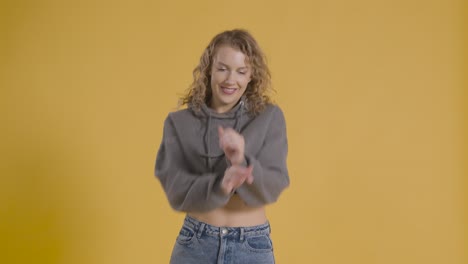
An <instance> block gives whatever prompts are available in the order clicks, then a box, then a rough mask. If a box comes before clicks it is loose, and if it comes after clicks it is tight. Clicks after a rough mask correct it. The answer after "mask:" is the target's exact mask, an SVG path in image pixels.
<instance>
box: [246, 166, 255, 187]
mask: <svg viewBox="0 0 468 264" xmlns="http://www.w3.org/2000/svg"><path fill="white" fill-rule="evenodd" d="M252 172H253V166H252V165H250V166H249V167H247V169H246V174H247V179H246V181H247V183H248V184H252V183H253V181H254V177H253V174H252Z"/></svg>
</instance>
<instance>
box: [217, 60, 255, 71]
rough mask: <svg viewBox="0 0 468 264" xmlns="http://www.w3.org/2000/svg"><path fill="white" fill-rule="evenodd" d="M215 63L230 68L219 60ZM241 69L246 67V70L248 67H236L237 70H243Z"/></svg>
mask: <svg viewBox="0 0 468 264" xmlns="http://www.w3.org/2000/svg"><path fill="white" fill-rule="evenodd" d="M217 64H220V65H222V66H224V67H226V68H230V67H229V66H228V65H227V64H224V63H222V62H220V61H218V62H217ZM243 69H246V70H247V69H249V67H248V66H243V67H239V68H238V70H243Z"/></svg>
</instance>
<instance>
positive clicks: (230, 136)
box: [218, 126, 245, 165]
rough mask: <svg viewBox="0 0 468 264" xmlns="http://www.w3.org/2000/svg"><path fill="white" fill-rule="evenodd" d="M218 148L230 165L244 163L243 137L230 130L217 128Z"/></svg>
mask: <svg viewBox="0 0 468 264" xmlns="http://www.w3.org/2000/svg"><path fill="white" fill-rule="evenodd" d="M218 135H219V146H220V147H221V149H222V150H223V151H224V154H225V155H226V158H227V159H228V160H229V161H230V162H231V164H232V165H240V164H242V163H243V162H244V147H245V142H244V137H243V136H242V135H241V134H239V133H237V132H236V131H235V130H234V129H232V128H223V127H221V126H219V127H218Z"/></svg>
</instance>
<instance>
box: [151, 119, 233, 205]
mask: <svg viewBox="0 0 468 264" xmlns="http://www.w3.org/2000/svg"><path fill="white" fill-rule="evenodd" d="M187 164H188V163H187V161H186V157H185V155H184V151H183V148H182V146H181V142H180V138H179V137H178V135H177V131H176V129H175V128H174V125H173V123H172V120H171V118H170V117H167V118H166V120H165V122H164V133H163V140H162V142H161V145H160V148H159V151H158V154H157V158H156V166H155V175H156V177H157V178H158V179H159V180H160V182H161V185H162V187H163V189H164V191H165V193H166V196H167V198H168V200H169V204H170V205H171V207H172V208H173V209H174V210H177V211H185V212H190V211H192V212H193V211H197V212H203V211H209V210H212V209H215V208H217V207H220V206H223V205H225V204H226V203H227V202H228V201H229V199H230V195H226V194H225V193H223V191H222V190H221V187H220V182H221V180H222V176H223V175H217V174H215V173H203V174H197V173H193V172H191V171H190V168H188V165H187Z"/></svg>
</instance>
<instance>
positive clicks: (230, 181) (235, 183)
mask: <svg viewBox="0 0 468 264" xmlns="http://www.w3.org/2000/svg"><path fill="white" fill-rule="evenodd" d="M252 170H253V166H252V165H251V166H248V167H243V166H239V165H233V166H231V167H229V168H228V169H227V170H226V171H225V172H224V177H223V180H222V181H221V189H222V190H223V192H224V193H225V194H230V193H231V192H233V191H234V190H235V189H237V188H239V187H240V186H241V185H242V184H243V183H244V182H247V183H248V184H251V183H252V182H253V175H252Z"/></svg>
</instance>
